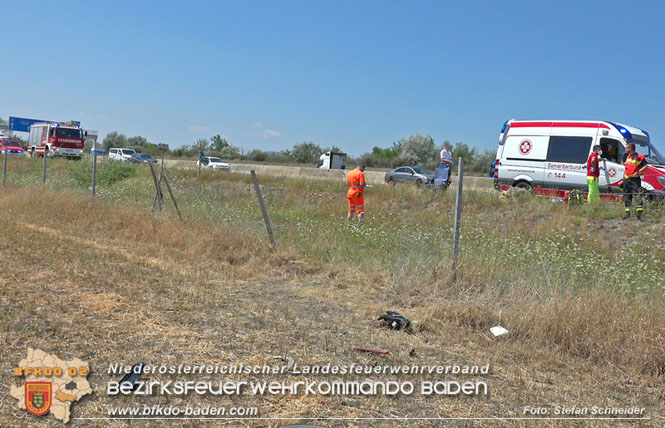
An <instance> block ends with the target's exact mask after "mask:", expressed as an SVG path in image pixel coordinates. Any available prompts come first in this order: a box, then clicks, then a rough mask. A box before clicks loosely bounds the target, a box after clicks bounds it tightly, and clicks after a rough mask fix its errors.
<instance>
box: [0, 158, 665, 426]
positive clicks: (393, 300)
mask: <svg viewBox="0 0 665 428" xmlns="http://www.w3.org/2000/svg"><path fill="white" fill-rule="evenodd" d="M88 168H89V165H88V164H86V163H85V161H81V162H80V163H75V162H64V161H63V162H58V161H54V162H51V164H50V165H49V181H48V184H47V186H45V187H42V186H40V182H41V175H40V174H41V163H40V162H38V161H35V160H31V159H25V160H20V161H14V162H12V164H11V168H10V174H9V184H8V186H7V188H6V189H4V190H3V191H2V192H0V225H1V227H2V233H0V339H2V343H3V344H4V346H3V347H2V351H1V354H0V355H1V356H2V357H1V359H0V361H1V366H0V382H1V383H2V388H1V389H2V391H3V392H2V394H0V426H2V427H28V426H58V425H60V422H58V421H55V420H54V419H53V418H50V417H47V418H36V417H34V416H32V415H29V414H28V413H27V412H25V411H20V410H18V409H16V408H15V406H16V400H14V399H13V398H12V397H10V396H9V393H8V390H9V386H10V385H11V384H15V383H17V381H16V380H15V379H14V378H13V376H12V367H13V366H14V365H15V364H17V363H18V361H20V360H21V359H22V358H24V357H25V353H26V350H27V348H28V347H33V348H40V349H42V350H44V351H46V352H49V353H54V354H57V355H58V356H59V357H60V358H62V359H72V358H81V359H82V360H85V361H88V362H89V363H90V367H91V374H90V375H89V377H88V379H89V381H90V383H91V385H92V386H93V388H94V390H95V392H94V394H93V395H91V396H89V397H86V398H84V399H83V400H82V401H81V402H79V403H75V404H74V405H73V406H72V413H73V420H72V421H71V422H70V425H71V426H86V427H87V426H93V427H106V426H112V427H152V426H177V427H208V426H221V425H224V426H277V425H282V424H283V425H286V424H288V423H298V422H300V423H311V424H313V425H321V426H326V427H342V426H359V427H360V426H363V427H364V426H377V427H378V426H423V427H428V426H463V427H485V426H488V427H504V426H505V427H513V426H525V427H526V426H529V427H536V426H538V427H540V426H551V427H554V426H556V427H559V426H563V427H577V426H643V427H659V426H663V425H665V417H664V415H665V300H664V297H665V275H664V274H665V265H664V263H663V261H664V260H665V240H664V239H663V236H664V233H663V232H664V231H665V226H664V223H663V220H665V214H664V212H663V211H662V210H660V209H658V208H657V207H650V209H649V211H648V213H647V218H646V221H644V222H643V223H638V222H637V221H628V222H622V221H621V220H620V219H619V217H620V215H621V214H622V210H621V208H620V207H619V206H617V205H604V206H602V207H598V208H595V209H589V208H588V207H570V208H565V207H563V204H561V203H560V202H559V201H552V200H551V199H540V198H524V199H516V200H508V201H506V202H500V201H499V200H498V198H497V194H495V193H489V194H488V193H487V192H478V193H475V192H467V193H465V206H464V220H463V226H462V238H461V245H462V255H461V258H460V263H459V270H458V273H457V278H456V280H454V281H453V280H452V276H451V272H450V268H451V260H450V253H451V241H452V225H453V217H454V195H453V192H448V193H444V192H431V191H427V190H423V189H415V188H411V187H406V186H397V187H376V188H373V189H370V190H368V191H367V196H366V207H367V211H368V215H367V219H366V222H365V224H364V225H363V226H362V227H358V226H357V225H355V224H348V223H347V222H346V221H345V220H344V219H343V217H344V216H345V214H346V200H345V186H344V184H343V183H341V182H340V183H337V182H312V181H305V180H290V179H283V178H276V177H259V180H260V181H261V184H262V187H263V191H264V194H265V197H266V202H267V206H268V211H269V213H270V215H271V221H272V223H273V225H274V228H275V237H276V240H277V249H276V250H275V251H271V250H270V248H269V245H268V239H267V235H266V232H265V228H264V227H263V224H262V220H261V213H260V210H259V207H258V204H257V202H256V195H255V194H254V191H253V190H252V185H251V182H250V179H249V177H247V176H241V175H234V174H224V173H215V172H210V173H205V174H203V175H202V176H201V177H198V178H197V177H196V172H195V171H173V172H170V173H169V178H170V181H171V183H172V186H173V188H174V191H175V194H176V197H177V198H178V203H179V205H180V207H181V209H182V212H183V216H184V219H185V220H184V222H180V221H179V220H178V218H177V216H176V215H175V213H174V211H173V209H172V206H170V205H169V203H168V201H166V200H165V211H164V212H163V213H162V214H161V215H158V214H151V210H150V209H151V206H152V201H153V199H152V198H153V193H154V186H153V188H151V187H150V186H151V185H152V183H151V180H152V179H151V178H150V177H149V175H148V171H147V168H141V167H127V168H125V169H123V168H124V167H117V166H113V165H110V164H108V163H104V164H102V165H100V187H99V194H98V197H97V198H95V199H94V200H93V199H92V198H91V197H90V196H89V190H88V187H89V186H88V184H87V182H86V181H85V177H86V174H87V172H88ZM386 310H396V311H399V312H400V313H402V314H403V315H405V316H406V317H408V318H409V319H411V320H413V321H414V328H413V334H409V333H407V332H404V331H394V330H389V329H387V328H385V327H384V326H382V324H381V323H380V322H378V321H377V320H376V318H377V317H378V315H380V314H381V313H383V312H384V311H386ZM498 324H500V325H502V326H503V327H505V328H507V329H508V331H509V333H508V334H507V335H505V336H501V337H498V338H495V337H493V336H492V335H491V334H490V332H489V328H490V327H492V326H494V325H498ZM356 346H368V347H373V348H380V349H385V350H388V351H390V354H389V355H386V356H382V355H378V354H372V353H362V352H358V351H356V350H354V347H356ZM271 356H283V357H285V358H292V359H293V360H294V361H295V362H296V363H298V364H300V365H305V364H310V365H314V364H327V363H332V364H338V365H342V364H346V365H349V364H352V363H355V364H362V365H368V366H370V365H413V364H417V365H450V364H455V363H456V364H468V365H485V364H489V365H490V373H489V374H488V375H486V376H483V377H482V380H484V381H486V382H487V384H488V385H489V395H488V396H477V397H476V396H470V397H446V396H438V397H435V396H422V395H418V394H414V395H411V396H397V397H384V396H332V397H325V396H306V395H296V396H249V397H248V396H242V397H236V396H229V397H214V396H210V395H206V396H201V397H199V396H195V395H190V396H188V397H184V398H183V397H178V396H172V397H165V396H155V397H145V396H143V397H109V396H107V394H106V391H105V389H106V384H107V382H108V381H109V380H117V376H115V377H114V376H110V375H109V374H108V373H107V368H108V365H109V363H112V362H119V363H125V364H133V363H135V362H138V361H145V362H147V363H148V364H167V365H170V364H175V365H177V364H180V363H188V364H232V363H236V364H240V363H244V364H264V363H269V364H274V363H275V360H271ZM156 377H159V378H161V379H170V378H169V377H168V376H162V375H159V376H156ZM200 377H201V378H203V379H208V378H210V379H218V378H215V377H214V376H211V377H206V376H200ZM255 377H256V378H267V379H269V380H280V381H282V380H290V379H297V378H298V376H296V375H286V376H284V375H283V376H274V377H270V376H268V377H265V376H264V377H261V376H255ZM385 377H386V378H390V379H398V380H411V381H414V382H415V381H418V380H422V379H425V378H427V379H428V380H432V377H431V376H429V375H417V376H413V375H411V376H401V377H400V376H385ZM230 378H234V379H241V377H240V376H230ZM252 378H253V376H244V377H242V380H251V379H252ZM332 378H333V377H326V376H319V377H317V379H332ZM468 378H473V379H474V380H475V379H477V377H465V376H458V377H453V378H446V380H449V379H452V380H459V379H461V380H466V379H468ZM174 379H175V377H174ZM197 380H198V378H197ZM355 380H358V378H355ZM375 380H381V376H378V377H377V378H376V379H375ZM157 403H160V404H167V405H168V404H171V405H175V406H179V405H187V404H191V405H214V406H229V407H230V406H240V405H246V406H255V407H257V408H258V410H259V416H260V417H266V418H267V417H270V418H283V419H281V420H277V419H275V420H273V421H268V420H250V419H247V420H229V421H205V420H151V421H146V420H132V421H127V420H115V421H109V420H76V418H79V417H105V416H106V415H107V411H108V409H109V408H110V407H111V406H132V405H143V404H148V405H153V404H157ZM527 405H531V406H547V407H554V406H556V405H561V406H569V407H572V406H576V407H585V406H587V407H591V406H602V407H604V406H618V407H628V406H637V407H644V408H645V409H646V411H645V414H644V416H646V417H648V418H649V419H648V420H643V421H639V422H636V421H618V420H614V421H612V420H600V421H584V420H581V421H573V420H569V421H554V420H544V419H543V420H496V421H491V420H475V421H474V420H458V421H434V420H426V419H421V420H406V419H405V420H393V421H387V420H362V419H358V420H353V419H351V418H387V417H402V418H406V417H409V418H433V417H457V418H467V417H484V418H493V417H500V418H505V417H522V416H525V415H524V414H523V409H524V406H527ZM326 417H342V418H349V419H346V420H317V419H316V418H326Z"/></svg>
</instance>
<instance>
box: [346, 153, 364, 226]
mask: <svg viewBox="0 0 665 428" xmlns="http://www.w3.org/2000/svg"><path fill="white" fill-rule="evenodd" d="M346 185H347V186H348V188H349V190H348V191H347V192H346V197H347V199H348V200H349V215H348V216H347V219H348V220H349V221H351V220H352V219H353V214H354V213H358V223H360V224H362V222H363V217H364V216H365V197H364V193H365V186H366V183H365V165H358V166H357V167H356V169H354V170H353V171H351V172H349V175H348V176H347V177H346Z"/></svg>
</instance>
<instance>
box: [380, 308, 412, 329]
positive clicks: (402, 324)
mask: <svg viewBox="0 0 665 428" xmlns="http://www.w3.org/2000/svg"><path fill="white" fill-rule="evenodd" d="M379 320H383V321H386V322H387V323H388V324H389V325H390V328H391V329H393V330H401V329H403V328H407V327H408V326H410V325H411V321H410V320H408V319H407V318H406V317H404V315H400V314H399V312H395V311H386V313H385V314H383V315H381V316H380V317H379Z"/></svg>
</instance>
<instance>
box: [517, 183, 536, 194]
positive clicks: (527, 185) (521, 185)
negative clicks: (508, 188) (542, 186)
mask: <svg viewBox="0 0 665 428" xmlns="http://www.w3.org/2000/svg"><path fill="white" fill-rule="evenodd" d="M513 186H514V187H517V188H518V189H524V190H528V191H529V192H532V191H533V186H532V185H531V183H529V182H528V181H519V182H517V183H515V184H514V185H513Z"/></svg>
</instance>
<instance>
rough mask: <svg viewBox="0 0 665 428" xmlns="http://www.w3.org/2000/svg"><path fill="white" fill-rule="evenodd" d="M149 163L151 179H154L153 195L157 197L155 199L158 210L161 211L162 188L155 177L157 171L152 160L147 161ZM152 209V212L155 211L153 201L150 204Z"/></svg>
mask: <svg viewBox="0 0 665 428" xmlns="http://www.w3.org/2000/svg"><path fill="white" fill-rule="evenodd" d="M149 165H150V171H151V172H152V179H153V180H154V181H155V192H156V193H155V197H156V198H157V201H158V202H159V212H162V189H161V186H160V183H159V181H158V179H157V172H156V171H155V165H153V163H152V162H150V163H149ZM152 210H153V212H154V211H155V204H154V202H153V205H152Z"/></svg>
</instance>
